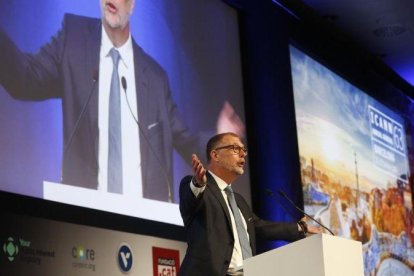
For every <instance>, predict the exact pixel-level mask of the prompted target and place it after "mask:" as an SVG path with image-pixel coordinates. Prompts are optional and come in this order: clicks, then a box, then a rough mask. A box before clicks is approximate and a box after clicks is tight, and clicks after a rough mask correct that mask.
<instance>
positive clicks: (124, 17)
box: [100, 0, 135, 29]
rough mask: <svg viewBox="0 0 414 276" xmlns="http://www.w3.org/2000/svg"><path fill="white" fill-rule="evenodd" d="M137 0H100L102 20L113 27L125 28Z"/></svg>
mask: <svg viewBox="0 0 414 276" xmlns="http://www.w3.org/2000/svg"><path fill="white" fill-rule="evenodd" d="M134 3H135V0H100V4H101V12H102V20H104V21H105V22H106V23H107V24H108V25H109V26H110V27H111V28H114V29H124V28H125V26H126V25H127V24H128V22H129V17H130V15H131V14H132V10H133V9H134Z"/></svg>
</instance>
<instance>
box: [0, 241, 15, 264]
mask: <svg viewBox="0 0 414 276" xmlns="http://www.w3.org/2000/svg"><path fill="white" fill-rule="evenodd" d="M3 250H4V253H6V255H7V258H8V259H9V261H10V262H12V261H13V260H14V257H16V255H17V253H19V247H18V246H17V244H15V243H14V240H13V238H12V237H10V238H9V239H8V240H7V242H6V243H5V244H4V245H3Z"/></svg>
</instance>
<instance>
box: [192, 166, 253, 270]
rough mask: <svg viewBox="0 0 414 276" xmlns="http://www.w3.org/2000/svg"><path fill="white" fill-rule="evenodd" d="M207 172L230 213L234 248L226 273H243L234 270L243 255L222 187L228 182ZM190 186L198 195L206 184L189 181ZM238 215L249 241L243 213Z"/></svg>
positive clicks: (227, 200)
mask: <svg viewBox="0 0 414 276" xmlns="http://www.w3.org/2000/svg"><path fill="white" fill-rule="evenodd" d="M209 173H210V174H211V175H212V176H213V177H214V180H216V182H217V185H218V187H219V189H220V190H221V194H222V195H223V197H224V201H225V202H226V204H227V208H228V210H229V213H230V219H231V226H232V228H233V236H234V248H233V254H232V255H231V261H230V266H229V270H228V271H227V274H229V275H243V273H240V272H236V271H234V268H235V267H239V266H242V265H243V255H242V249H241V246H240V241H239V234H238V233H237V228H236V227H237V226H236V222H235V220H234V215H233V212H232V211H231V208H230V204H229V199H228V197H227V193H226V191H225V190H224V189H226V187H227V186H228V184H227V183H226V182H225V181H224V180H223V179H221V178H220V177H218V176H217V175H215V174H214V173H212V172H211V171H209ZM229 185H231V184H229ZM190 188H191V191H192V192H193V194H194V195H195V196H196V197H198V196H199V195H200V194H201V193H203V192H204V190H205V189H206V186H204V187H202V188H198V187H196V186H194V185H193V182H191V184H190ZM239 212H240V209H239ZM240 216H241V218H242V221H243V226H244V229H245V231H246V233H247V237H248V239H249V241H250V236H249V233H248V232H247V224H246V220H245V219H244V217H243V214H242V213H241V212H240Z"/></svg>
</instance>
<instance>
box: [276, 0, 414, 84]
mask: <svg viewBox="0 0 414 276" xmlns="http://www.w3.org/2000/svg"><path fill="white" fill-rule="evenodd" d="M274 2H275V3H277V4H279V5H282V6H284V7H285V8H287V9H288V10H290V11H291V12H292V13H293V14H295V15H297V16H298V17H299V18H300V19H304V18H303V17H306V18H305V20H306V21H309V20H313V21H315V20H320V21H324V22H325V24H328V25H331V26H332V27H333V28H335V29H337V30H338V31H340V32H341V33H343V34H344V35H346V36H347V37H348V39H351V40H353V42H354V43H355V44H356V45H358V46H359V47H361V48H363V49H365V50H366V51H368V52H369V53H371V54H372V55H373V56H376V57H377V58H378V59H380V60H382V61H383V62H384V63H385V64H386V65H387V66H388V67H389V68H391V69H392V70H393V71H394V72H395V73H397V74H398V75H399V76H401V78H403V79H405V80H406V81H407V82H408V83H409V84H411V86H414V33H413V32H414V0H279V1H276V0H274ZM318 17H319V19H318ZM319 24H320V22H319Z"/></svg>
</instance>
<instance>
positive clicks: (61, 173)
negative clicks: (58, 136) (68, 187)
mask: <svg viewBox="0 0 414 276" xmlns="http://www.w3.org/2000/svg"><path fill="white" fill-rule="evenodd" d="M98 81H99V72H98V70H95V71H93V84H92V88H91V91H90V92H89V96H88V99H87V100H86V102H85V104H84V105H83V108H82V111H81V113H80V115H79V117H78V120H77V121H76V123H75V126H74V127H73V130H72V133H71V134H70V136H69V140H68V143H67V145H66V147H65V150H64V151H63V155H62V163H61V164H60V183H63V165H64V163H65V157H66V154H67V152H68V149H69V146H70V144H71V143H72V140H73V137H74V136H75V133H76V130H77V129H78V126H79V122H80V120H81V118H82V116H83V114H84V113H85V110H86V107H87V106H88V104H89V102H90V100H91V98H92V94H93V90H94V88H95V86H96V83H97V82H98Z"/></svg>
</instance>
